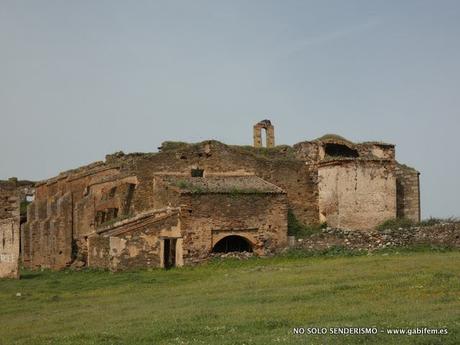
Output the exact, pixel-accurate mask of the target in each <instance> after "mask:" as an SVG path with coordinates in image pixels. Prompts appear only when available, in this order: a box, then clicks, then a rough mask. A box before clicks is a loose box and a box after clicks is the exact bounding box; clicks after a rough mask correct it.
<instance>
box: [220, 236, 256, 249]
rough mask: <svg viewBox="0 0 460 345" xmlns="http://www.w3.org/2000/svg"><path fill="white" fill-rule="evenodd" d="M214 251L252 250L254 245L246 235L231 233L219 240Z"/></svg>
mask: <svg viewBox="0 0 460 345" xmlns="http://www.w3.org/2000/svg"><path fill="white" fill-rule="evenodd" d="M212 251H213V252H214V253H228V252H252V246H251V244H250V243H249V241H248V240H247V239H245V238H244V237H241V236H236V235H231V236H227V237H224V238H223V239H221V240H220V241H219V242H217V243H216V245H215V246H214V248H213V249H212Z"/></svg>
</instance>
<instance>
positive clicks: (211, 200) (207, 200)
mask: <svg viewBox="0 0 460 345" xmlns="http://www.w3.org/2000/svg"><path fill="white" fill-rule="evenodd" d="M286 201H287V200H286V195H284V194H234V195H232V194H183V195H182V196H181V201H180V203H181V205H183V207H182V212H181V229H182V236H183V249H184V262H185V263H186V264H190V263H195V262H199V261H200V260H202V259H203V258H205V257H207V256H208V254H209V253H210V252H211V251H212V248H213V246H214V245H215V244H216V243H217V242H218V241H219V240H220V239H222V238H224V237H226V236H229V235H240V236H243V237H245V238H247V239H249V240H250V241H251V242H252V244H253V245H254V251H255V252H256V253H257V254H260V255H263V254H268V253H270V252H272V251H275V250H277V249H279V248H280V247H283V246H285V245H286V243H287V202H286Z"/></svg>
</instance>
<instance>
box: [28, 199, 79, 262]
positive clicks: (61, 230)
mask: <svg viewBox="0 0 460 345" xmlns="http://www.w3.org/2000/svg"><path fill="white" fill-rule="evenodd" d="M72 212H73V202H72V194H71V193H66V194H64V195H62V196H53V197H50V198H49V199H45V200H35V201H34V202H33V203H32V204H30V205H29V207H28V210H27V223H26V224H24V225H23V227H22V236H21V237H22V243H23V247H22V255H23V264H24V266H25V267H29V268H37V267H44V268H51V269H61V268H64V267H67V266H68V265H69V264H70V263H71V261H72V240H73V239H72Z"/></svg>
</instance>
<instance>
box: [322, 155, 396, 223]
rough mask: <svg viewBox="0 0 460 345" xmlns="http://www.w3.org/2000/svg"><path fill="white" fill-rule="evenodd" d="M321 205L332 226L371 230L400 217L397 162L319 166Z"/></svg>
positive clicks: (338, 163)
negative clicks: (396, 180)
mask: <svg viewBox="0 0 460 345" xmlns="http://www.w3.org/2000/svg"><path fill="white" fill-rule="evenodd" d="M319 208H320V213H321V217H322V220H323V221H326V222H327V224H328V225H329V226H332V227H338V228H348V229H371V228H373V227H375V226H376V225H377V224H379V223H381V222H383V221H385V220H387V219H392V218H395V217H396V183H395V174H394V165H393V164H392V163H391V162H387V161H375V162H374V161H358V160H350V161H335V162H331V163H330V164H326V165H321V166H320V168H319Z"/></svg>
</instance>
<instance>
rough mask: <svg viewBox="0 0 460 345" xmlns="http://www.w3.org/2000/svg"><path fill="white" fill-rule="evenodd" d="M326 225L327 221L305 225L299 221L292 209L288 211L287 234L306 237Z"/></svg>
mask: <svg viewBox="0 0 460 345" xmlns="http://www.w3.org/2000/svg"><path fill="white" fill-rule="evenodd" d="M326 227H327V223H322V224H312V225H305V224H302V223H301V222H299V220H298V219H297V218H296V216H295V215H294V213H293V212H292V210H289V211H288V235H289V236H296V237H308V236H311V235H313V234H315V233H318V232H320V231H321V230H322V229H325V228H326Z"/></svg>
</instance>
